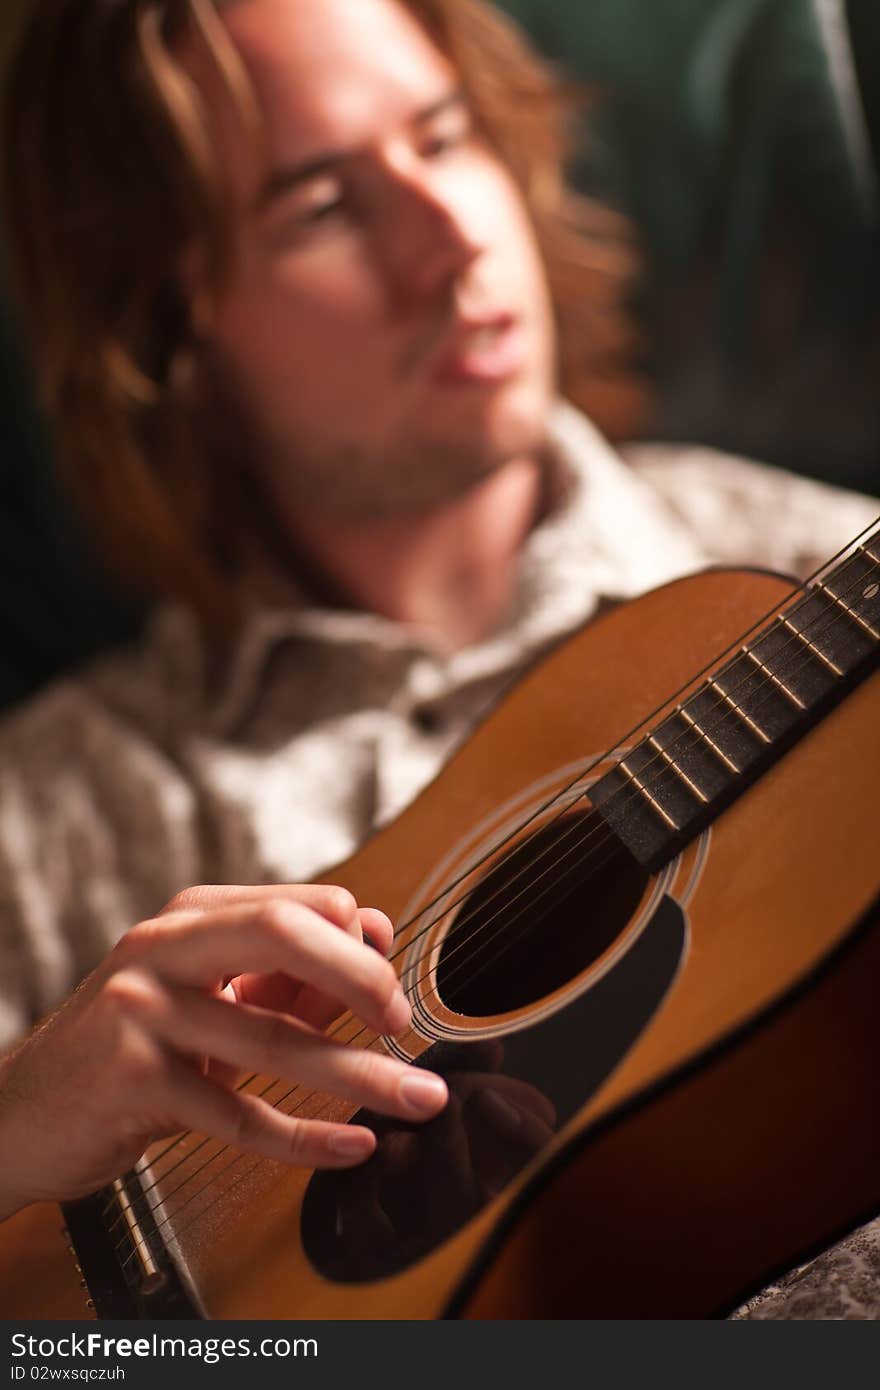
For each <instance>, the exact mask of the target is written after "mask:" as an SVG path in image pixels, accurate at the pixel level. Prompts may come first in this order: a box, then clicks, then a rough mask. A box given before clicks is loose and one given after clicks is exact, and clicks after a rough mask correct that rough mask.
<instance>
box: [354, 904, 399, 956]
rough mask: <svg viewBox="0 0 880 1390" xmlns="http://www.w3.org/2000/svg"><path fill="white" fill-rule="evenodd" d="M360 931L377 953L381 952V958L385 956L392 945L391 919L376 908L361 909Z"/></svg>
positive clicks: (392, 930) (392, 927) (392, 929)
mask: <svg viewBox="0 0 880 1390" xmlns="http://www.w3.org/2000/svg"><path fill="white" fill-rule="evenodd" d="M360 922H361V929H362V931H363V934H364V936H365V937H366V938H367V940H368V941H369V942H370V944H371V945H372V946H375V948H376V950H377V951H381V952H382V955H383V956H387V955H388V954H389V952H390V950H391V947H392V945H393V944H394V926H393V924H392V922H391V918H390V917H387V916H386V915H385V913H384V912H380V911H379V909H378V908H377V907H362V908H361V909H360Z"/></svg>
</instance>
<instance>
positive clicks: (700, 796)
mask: <svg viewBox="0 0 880 1390" xmlns="http://www.w3.org/2000/svg"><path fill="white" fill-rule="evenodd" d="M645 741H646V742H647V743H650V744H651V746H652V747H653V748H656V749H657V752H658V753H659V754H660V757H661V758H662V759H663V761H664V762H665V763H666V764H667V766H669V767H671V768H672V771H673V772H674V773H675V775H676V776H677V777H680V778H681V780H682V782H684V784H685V786H686V787H687V788H688V790H689V791H691V792H693V794H694V796H695V797H696V798H697V800H698V801H702V802H703V803H704V805H708V804H709V798H708V796H706V794H705V793H704V792H702V791H701V790H700V788H699V787H698V786H697V784H696V782H693V781H691V779H690V777H688V775H687V773H686V772H685V770H684V768H683V767H681V766H680V765H679V763H677V762H676V761H675V759H674V758H673V757H672V756H671V754H669V753H667V751H666V749H665V748H664V747H663V746H662V744H661V743H659V742H658V740H657V738H656V736H655V735H654V734H649V735H648V737H647V739H646V740H645Z"/></svg>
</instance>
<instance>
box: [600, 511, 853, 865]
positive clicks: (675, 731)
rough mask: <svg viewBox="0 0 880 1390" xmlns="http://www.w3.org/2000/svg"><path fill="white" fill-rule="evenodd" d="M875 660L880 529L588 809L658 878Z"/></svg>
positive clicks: (610, 779)
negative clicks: (594, 811)
mask: <svg viewBox="0 0 880 1390" xmlns="http://www.w3.org/2000/svg"><path fill="white" fill-rule="evenodd" d="M878 662H880V532H872V534H871V536H870V538H869V539H868V540H867V541H864V542H863V543H862V544H860V545H858V546H856V547H855V549H854V550H853V551H852V553H851V554H849V555H847V557H846V558H845V559H844V560H842V561H841V562H840V563H839V564H838V565H837V566H836V567H835V568H834V569H832V570H831V571H830V572H829V573H828V574H827V575H824V576H823V577H822V578H821V579H820V580H817V581H815V582H813V583H812V584H809V585H808V586H807V587H806V589H805V591H804V593H803V594H802V596H801V597H800V598H799V599H798V600H797V601H796V602H794V603H792V604H791V606H790V607H788V608H786V609H784V610H783V611H782V612H781V613H779V614H778V615H777V616H776V617H775V618H774V619H773V621H772V622H771V623H770V624H769V625H768V626H767V627H765V628H764V629H763V630H762V631H761V632H760V633H759V634H758V636H757V637H756V638H754V639H753V640H751V641H750V642H748V643H746V644H744V645H743V646H741V647H740V648H739V650H738V652H737V653H736V655H735V656H733V657H732V658H731V659H730V660H728V661H727V662H726V663H725V664H724V665H722V666H721V667H719V669H718V670H717V671H714V672H713V673H712V675H711V676H710V677H709V678H708V679H707V680H705V681H704V682H703V683H702V685H700V686H699V687H698V689H697V690H696V692H695V693H694V694H692V695H691V696H689V697H688V698H687V699H685V700H683V701H682V703H680V704H677V705H675V707H674V708H673V710H672V712H671V713H669V714H667V715H666V716H665V717H664V718H663V719H662V721H661V722H660V723H659V724H657V726H656V727H655V728H653V729H652V730H651V732H650V733H649V734H648V735H647V736H646V737H645V738H643V739H642V740H641V742H640V743H638V744H637V745H636V746H635V747H634V748H633V749H631V750H630V752H628V753H627V755H626V757H624V758H623V759H622V760H621V761H620V762H618V764H617V765H616V766H615V767H614V768H612V770H611V771H610V772H609V773H607V774H606V775H605V776H604V777H603V778H602V779H601V781H599V782H597V783H596V784H595V785H594V786H593V787H592V788H591V790H590V800H591V801H592V803H593V805H594V806H595V807H596V808H597V810H599V811H600V812H601V814H602V816H603V817H604V819H605V820H606V821H607V822H608V824H609V825H610V826H611V828H612V829H613V830H614V831H615V833H616V834H617V835H618V837H619V838H620V839H621V840H622V841H623V843H624V844H625V845H626V846H627V847H628V849H629V850H630V851H631V852H632V854H633V855H634V856H635V857H636V859H638V861H639V862H640V863H641V864H643V865H644V866H645V867H646V868H649V869H651V870H654V871H656V870H657V869H659V868H661V867H662V865H663V864H665V863H667V862H668V861H669V860H670V859H671V858H672V857H673V855H675V854H677V853H678V852H679V851H680V850H681V849H682V848H683V846H684V845H686V844H687V843H688V842H689V841H690V840H691V839H693V837H694V836H695V835H697V834H698V833H699V832H700V831H701V830H703V829H705V827H706V826H707V825H709V824H711V822H712V821H713V820H714V819H715V818H716V817H717V816H718V815H719V814H720V813H721V811H722V810H724V809H725V807H727V806H729V805H730V803H731V802H732V801H733V800H735V798H736V797H737V796H739V795H740V794H741V793H742V792H743V791H745V789H746V787H748V786H749V785H750V784H751V783H752V782H754V781H755V780H756V778H758V777H759V776H761V774H762V773H763V772H764V771H766V769H767V768H768V767H769V766H771V764H772V763H774V762H775V761H776V760H777V759H778V758H780V757H781V756H782V755H783V753H785V752H786V751H787V750H788V749H789V748H791V746H792V745H793V744H794V743H796V742H797V740H798V739H800V738H801V737H802V736H803V735H804V734H805V733H806V732H807V731H808V730H809V729H810V728H811V727H812V726H813V725H814V724H815V723H817V721H818V720H819V719H821V718H823V717H824V716H825V715H826V714H827V713H828V711H829V710H830V709H832V708H833V707H834V706H835V705H836V704H838V703H839V702H840V700H842V699H843V697H844V696H845V695H846V694H847V693H848V692H849V691H850V690H851V689H852V688H853V687H854V686H855V685H856V684H858V683H859V682H860V681H862V680H864V679H865V677H866V676H867V675H869V674H870V672H871V671H873V670H874V669H876V667H877V665H878Z"/></svg>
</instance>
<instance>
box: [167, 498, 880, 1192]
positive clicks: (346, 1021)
mask: <svg viewBox="0 0 880 1390" xmlns="http://www.w3.org/2000/svg"><path fill="white" fill-rule="evenodd" d="M874 525H876V523H874ZM866 529H867V530H870V529H872V528H866ZM857 539H858V538H857ZM852 544H855V542H850V545H852ZM849 548H850V546H849V545H848V546H847V547H845V548H844V552H845V550H847V549H849ZM844 552H842V553H844ZM865 553H866V554H868V558H869V559H870V560H871V561H872V562H874V563H876V557H874V556H871V555H870V553H869V552H867V551H866V552H865ZM858 558H859V556H858V555H857V554H854V555H852V556H851V557H850V561H851V562H852V561H855V560H857V559H858ZM833 563H834V561H833V559H832V560H831V561H828V562H826V564H825V565H823V566H822V567H821V569H820V570H819V571H817V573H821V572H822V570H825V569H827V567H828V565H830V564H833ZM865 577H866V576H860V577H859V579H858V580H856V581H855V583H859V582H862V580H863V579H864V578H865ZM809 582H810V581H805V585H806V584H808V583H809ZM853 587H855V584H853V585H851V586H850V588H848V589H847V590H845V593H846V594H847V595H848V594H849V593H850V591H851V589H852V588H853ZM798 592H800V590H798ZM790 598H791V595H789V596H788V598H787V599H783V600H782V601H781V602H780V603H778V604H777V605H776V606H775V609H771V610H770V613H773V612H777V618H778V616H779V614H778V610H779V609H783V608H784V606H785V604H786V603H787V602H789V601H790ZM786 611H788V610H786ZM822 616H823V617H824V616H826V615H822ZM832 616H833V617H838V620H839V621H840V622H841V623H842V619H839V615H837V614H836V613H834V614H833V615H832ZM816 621H818V620H816V619H814V620H813V622H812V623H811V624H809V625H808V626H807V627H805V628H803V629H801V631H802V632H803V633H806V632H807V631H808V630H809V628H810V627H812V626H814V625H815V623H816ZM829 625H830V624H827V623H826V624H825V627H827V626H829ZM732 645H736V644H732ZM796 645H800V644H798V643H797V639H791V640H790V641H789V642H787V644H786V647H788V646H791V647H794V646H796ZM785 650H786V648H783V649H782V653H777V654H776V657H778V656H779V655H780V654H784V652H785ZM774 659H776V658H774ZM809 659H810V658H809V657H805V658H804V662H803V664H804V665H806V664H807V663H808V661H809ZM716 661H717V658H716ZM736 690H737V688H736V687H735V688H734V690H733V691H732V692H727V693H728V695H732V694H735V693H736ZM772 693H773V692H772V689H771V690H769V691H768V694H772ZM673 698H674V697H673ZM668 703H669V702H667V704H668ZM718 707H720V702H719V704H717V705H716V708H718ZM728 714H729V712H728ZM714 727H717V726H714ZM676 742H677V741H676ZM672 747H674V744H670V745H668V749H669V748H672ZM668 749H667V751H668ZM654 761H660V759H659V757H658V758H656V759H654ZM648 766H650V764H648ZM645 770H646V769H642V771H643V772H644V771H645ZM669 771H670V769H668V768H664V769H663V772H664V774H665V773H667V772H669ZM584 775H585V774H583V773H582V774H580V776H579V777H578V778H576V779H573V782H572V783H570V784H569V786H568V787H567V788H564V789H563V790H562V792H561V793H558V794H557V797H556V798H554V799H558V797H559V796H560V795H563V794H564V793H565V791H567V790H570V788H571V786H572V785H575V784H576V782H577V781H579V780H581V778H582V777H583V776H584ZM581 795H583V793H578V795H577V796H576V797H575V798H573V800H572V801H571V802H570V803H569V805H568V806H566V807H564V808H563V810H562V811H561V812H560V813H559V815H562V814H565V813H566V812H567V811H568V810H570V808H571V806H572V805H574V804H575V802H576V801H577V800H579V799H580V796H581ZM551 804H552V803H551ZM557 818H558V817H557ZM551 823H552V822H551ZM544 828H546V827H542V829H544ZM563 838H565V837H563ZM561 842H562V841H558V842H556V843H554V844H553V845H551V846H550V847H549V850H552V849H554V848H558V846H559V844H560V843H561ZM525 843H526V844H527V843H528V841H526V842H525ZM549 850H548V851H545V853H546V852H549ZM496 852H497V847H496ZM541 857H543V856H542V855H541V856H538V857H537V859H540V858H541ZM533 862H537V860H536V861H533ZM528 867H532V865H529V866H528ZM469 872H473V868H472V869H471V870H470V871H469ZM522 872H525V870H523V871H521V872H520V875H517V876H516V877H520V876H521V874H522ZM514 881H515V880H514ZM507 886H509V885H507ZM449 891H450V890H449V889H447V890H446V893H447V894H448V892H449ZM493 896H497V895H493ZM489 901H491V898H490V900H489ZM424 911H425V909H422V912H424ZM418 915H419V914H417V916H416V918H414V919H413V921H415V920H417V917H418ZM492 920H494V919H490V920H489V922H488V923H486V924H485V925H490V924H491V921H492ZM465 921H466V919H465ZM431 925H433V924H428V927H430V926H431ZM462 925H464V922H462V923H460V924H459V930H460V929H461V926H462ZM426 929H428V928H426ZM467 944H468V941H467V940H466V941H463V942H462V943H461V945H462V946H465V945H467ZM411 945H412V942H408V943H407V945H406V949H409V948H410V946H411ZM450 954H452V953H450ZM392 959H393V957H392ZM418 983H419V982H418V981H417V982H416V984H418ZM352 1021H354V1020H352V1019H351V1018H348V1019H343V1020H342V1021H341V1023H340V1025H339V1026H338V1027H337V1030H336V1031H337V1032H339V1031H341V1029H342V1028H343V1027H347V1026H350V1024H351V1022H352ZM330 1036H333V1034H331V1035H330ZM353 1040H354V1039H348V1040H346V1042H350V1041H353ZM253 1079H255V1078H254V1077H253V1076H252V1077H250V1078H247V1079H246V1080H245V1082H243V1083H241V1084H240V1086H239V1089H244V1087H245V1086H246V1085H248V1084H250V1082H251V1081H252V1080H253ZM278 1084H283V1083H280V1082H279V1081H277V1080H276V1081H274V1082H269V1083H267V1085H266V1086H264V1088H263V1091H262V1092H260V1095H265V1094H266V1093H267V1092H268V1091H269V1090H271V1089H273V1087H274V1086H275V1085H278ZM289 1094H290V1093H289V1092H288V1095H289ZM285 1098H286V1097H282V1100H283V1099H285ZM279 1103H280V1102H279ZM185 1137H186V1136H181V1137H180V1140H177V1141H172V1143H171V1144H170V1145H169V1146H168V1147H167V1148H166V1149H165V1150H163V1151H162V1153H161V1154H160V1155H157V1156H156V1157H155V1158H153V1159H152V1160H150V1165H149V1166H150V1167H152V1166H153V1165H154V1164H155V1163H156V1162H157V1161H158V1160H159V1158H161V1157H162V1156H163V1154H164V1153H167V1152H168V1151H170V1149H171V1148H172V1147H173V1146H174V1144H175V1143H178V1142H180V1141H181V1140H182V1139H183V1138H185ZM206 1142H208V1141H207V1140H203V1141H202V1144H204V1143H206ZM197 1147H201V1145H199V1146H197ZM194 1153H195V1150H194V1151H192V1152H191V1153H190V1154H188V1155H186V1156H185V1157H188V1158H190V1159H191V1158H192V1157H193V1156H194ZM181 1161H183V1159H182V1160H181ZM174 1166H177V1165H174ZM171 1171H173V1167H172V1168H171V1169H167V1170H166V1171H165V1172H164V1173H163V1174H160V1175H158V1177H157V1179H156V1180H157V1181H161V1180H164V1179H165V1178H166V1177H167V1176H168V1175H169V1173H170V1172H171ZM197 1171H199V1170H197Z"/></svg>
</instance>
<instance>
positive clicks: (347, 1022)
mask: <svg viewBox="0 0 880 1390" xmlns="http://www.w3.org/2000/svg"><path fill="white" fill-rule="evenodd" d="M851 558H857V557H851ZM869 558H870V559H871V560H872V561H874V560H875V557H873V556H870V555H869ZM829 563H833V562H829ZM823 568H825V567H824V566H823ZM864 577H865V576H862V577H861V579H862V580H863V579H864ZM859 582H861V580H860V581H859ZM846 592H847V593H848V592H849V590H847V591H846ZM783 602H784V601H783ZM803 631H806V629H803ZM792 645H793V644H792ZM783 650H784V649H783ZM804 664H806V658H805V663H804ZM769 693H772V691H771V692H769ZM577 799H579V797H577V798H575V800H577ZM570 804H572V805H573V804H574V802H572V803H570ZM566 809H570V807H569V808H566ZM563 838H564V837H563ZM558 843H561V841H560V842H557V844H555V845H553V846H551V848H556V847H558ZM569 852H570V851H569ZM539 857H540V856H539ZM566 857H567V856H566ZM584 857H585V856H584ZM579 862H580V861H579ZM490 900H491V899H490ZM496 917H497V914H496ZM465 920H466V919H465ZM493 920H495V919H494V918H490V919H489V922H488V923H487V924H486V925H491V922H492V921H493ZM461 925H462V924H460V926H461ZM475 934H476V933H472V934H471V935H472V936H474V935H475ZM496 934H497V933H496ZM467 944H469V939H466V940H465V941H463V942H462V943H460V945H461V947H464V946H466V945H467ZM455 949H458V948H454V950H453V952H450V953H449V956H450V957H451V955H452V954H454V953H455ZM478 949H479V950H482V949H484V947H483V946H482V945H481V946H480V947H479V948H478ZM418 983H419V981H416V985H417V984H418ZM353 1021H355V1020H353V1019H351V1018H349V1019H347V1020H342V1022H341V1025H340V1028H339V1029H337V1031H341V1028H342V1027H346V1026H350V1025H351V1023H352V1022H353ZM362 1031H363V1030H362ZM331 1036H332V1035H331ZM356 1036H357V1035H356ZM351 1041H354V1038H352V1039H347V1040H346V1042H351ZM253 1079H254V1078H253V1077H251V1078H248V1079H247V1080H246V1081H245V1082H244V1083H242V1084H241V1086H240V1087H239V1089H243V1087H244V1086H246V1085H247V1084H249V1083H250V1081H251V1080H253ZM278 1084H283V1083H281V1082H278V1081H277V1080H276V1081H274V1082H269V1083H267V1085H266V1086H265V1087H264V1088H263V1091H262V1092H260V1094H261V1095H265V1094H266V1093H267V1092H268V1091H269V1090H271V1089H273V1088H274V1086H275V1085H278ZM295 1089H296V1088H295ZM289 1094H290V1092H288V1093H287V1095H288V1096H289ZM286 1098H287V1096H285V1097H282V1098H281V1101H279V1102H276V1105H277V1104H280V1103H281V1102H282V1101H283V1100H284V1099H286ZM205 1142H208V1141H207V1140H203V1141H202V1143H203V1144H204V1143H205ZM168 1147H169V1148H170V1147H172V1146H171V1145H169V1146H168ZM199 1147H201V1145H199V1146H197V1148H199ZM167 1151H168V1149H166V1150H165V1151H163V1152H167ZM194 1153H195V1151H193V1152H192V1153H190V1154H189V1155H187V1157H189V1158H192V1157H193V1156H194ZM216 1156H217V1155H214V1157H216ZM155 1161H157V1160H155V1159H154V1160H152V1162H153V1163H155ZM181 1161H182V1160H181ZM208 1161H209V1162H210V1161H212V1160H210V1159H209V1160H208ZM174 1166H177V1165H174ZM203 1166H204V1165H203ZM173 1170H174V1168H173V1167H172V1168H171V1169H169V1170H166V1172H165V1173H164V1174H161V1175H159V1178H158V1179H157V1180H163V1179H164V1178H166V1177H167V1176H168V1174H169V1172H171V1171H173ZM196 1171H197V1172H198V1171H201V1170H196ZM188 1180H191V1178H190V1179H188Z"/></svg>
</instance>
